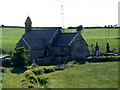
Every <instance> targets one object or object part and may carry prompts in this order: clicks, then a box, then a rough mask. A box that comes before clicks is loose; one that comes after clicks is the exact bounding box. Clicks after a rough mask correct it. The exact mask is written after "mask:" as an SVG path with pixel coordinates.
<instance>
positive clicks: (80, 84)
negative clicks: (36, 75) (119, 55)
mask: <svg viewBox="0 0 120 90" xmlns="http://www.w3.org/2000/svg"><path fill="white" fill-rule="evenodd" d="M47 76H49V80H48V82H49V83H48V87H49V88H118V63H117V62H109V63H87V64H84V65H76V66H75V67H71V68H67V69H65V70H63V71H57V72H54V73H50V74H47Z"/></svg>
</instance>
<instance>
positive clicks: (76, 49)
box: [70, 34, 89, 58]
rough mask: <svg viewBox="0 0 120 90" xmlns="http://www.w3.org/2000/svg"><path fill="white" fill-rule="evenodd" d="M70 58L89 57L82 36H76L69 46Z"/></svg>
mask: <svg viewBox="0 0 120 90" xmlns="http://www.w3.org/2000/svg"><path fill="white" fill-rule="evenodd" d="M70 49H71V58H84V57H87V56H89V50H88V46H87V43H86V42H85V41H84V39H83V38H82V36H81V35H80V34H78V35H77V36H76V38H75V39H74V41H73V43H72V44H71V45H70Z"/></svg>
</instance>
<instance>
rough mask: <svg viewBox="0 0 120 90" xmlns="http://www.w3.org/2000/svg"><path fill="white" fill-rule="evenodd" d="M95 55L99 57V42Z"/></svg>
mask: <svg viewBox="0 0 120 90" xmlns="http://www.w3.org/2000/svg"><path fill="white" fill-rule="evenodd" d="M95 55H96V56H99V47H98V42H96V47H95Z"/></svg>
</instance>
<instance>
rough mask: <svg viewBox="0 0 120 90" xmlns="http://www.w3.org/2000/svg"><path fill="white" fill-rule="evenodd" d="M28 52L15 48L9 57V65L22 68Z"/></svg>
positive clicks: (25, 63) (22, 48) (21, 48)
mask: <svg viewBox="0 0 120 90" xmlns="http://www.w3.org/2000/svg"><path fill="white" fill-rule="evenodd" d="M28 52H29V51H28V50H25V48H24V47H20V48H17V49H16V51H15V52H14V53H13V54H12V56H11V59H10V61H11V64H12V65H13V67H16V68H24V67H25V66H26V65H27V61H28Z"/></svg>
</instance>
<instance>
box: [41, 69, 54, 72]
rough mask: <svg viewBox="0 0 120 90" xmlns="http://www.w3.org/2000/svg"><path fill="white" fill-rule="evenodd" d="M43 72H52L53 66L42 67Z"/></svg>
mask: <svg viewBox="0 0 120 90" xmlns="http://www.w3.org/2000/svg"><path fill="white" fill-rule="evenodd" d="M43 70H44V73H50V72H54V71H55V70H54V68H43Z"/></svg>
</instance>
